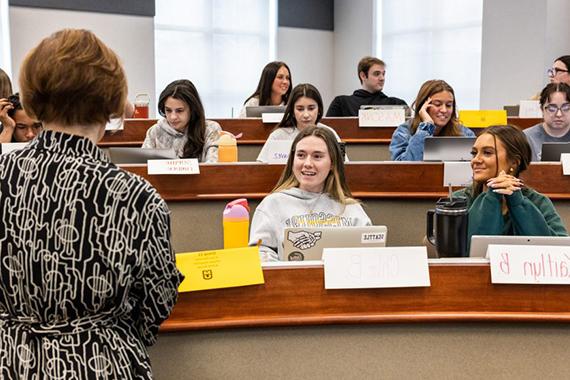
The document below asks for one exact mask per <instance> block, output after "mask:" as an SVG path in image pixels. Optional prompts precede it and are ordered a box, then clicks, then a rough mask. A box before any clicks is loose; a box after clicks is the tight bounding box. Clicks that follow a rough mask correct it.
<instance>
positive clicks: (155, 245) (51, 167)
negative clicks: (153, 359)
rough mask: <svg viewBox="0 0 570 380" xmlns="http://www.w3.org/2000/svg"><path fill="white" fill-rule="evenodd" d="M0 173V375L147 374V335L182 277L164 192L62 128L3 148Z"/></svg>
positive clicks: (155, 328) (155, 329)
mask: <svg viewBox="0 0 570 380" xmlns="http://www.w3.org/2000/svg"><path fill="white" fill-rule="evenodd" d="M0 173H1V174H0V212H1V213H2V217H1V218H0V348H1V350H0V378H4V379H20V378H26V379H35V378H37V379H41V378H52V377H53V378H60V376H61V377H62V378H66V379H76V378H77V379H87V378H89V379H91V378H109V379H134V378H137V379H150V378H152V371H151V367H150V361H149V358H148V354H147V351H146V349H145V345H151V344H152V343H154V341H155V339H156V334H157V332H158V326H159V325H160V323H161V322H162V321H163V320H165V319H166V318H167V317H168V315H169V314H170V311H171V309H172V307H173V305H174V303H175V302H176V298H177V288H178V284H179V283H180V281H181V280H182V278H183V277H182V275H181V274H180V273H179V272H178V270H177V269H176V266H175V263H174V252H173V250H172V246H171V243H170V215H169V211H168V208H167V206H166V203H165V202H164V201H163V200H162V199H161V198H160V196H159V195H158V193H157V192H156V190H155V189H154V188H153V187H152V186H151V185H150V184H149V183H148V182H147V181H146V180H144V179H142V178H140V177H139V176H137V175H134V174H132V173H128V172H126V171H124V170H122V169H119V168H117V167H116V166H115V165H113V164H112V163H110V162H109V161H108V158H107V156H106V155H105V154H104V153H103V151H101V150H100V149H99V148H98V147H97V146H96V145H95V144H94V143H93V142H91V141H90V140H89V139H86V138H83V137H79V136H73V135H69V134H64V133H59V132H52V131H43V132H41V133H40V134H39V135H38V136H37V138H36V139H34V140H33V141H32V142H31V143H30V144H29V145H28V146H26V147H25V148H24V149H22V150H19V151H14V152H12V153H9V154H6V155H2V156H0ZM2 342H4V343H2Z"/></svg>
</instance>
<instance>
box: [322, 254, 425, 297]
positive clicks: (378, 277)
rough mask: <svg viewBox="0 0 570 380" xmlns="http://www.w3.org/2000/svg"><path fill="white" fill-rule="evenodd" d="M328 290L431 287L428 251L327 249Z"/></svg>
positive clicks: (325, 257) (326, 284) (324, 260)
mask: <svg viewBox="0 0 570 380" xmlns="http://www.w3.org/2000/svg"><path fill="white" fill-rule="evenodd" d="M323 262H324V267H325V289H358V288H403V287H426V286H430V279H429V268H428V262H427V250H426V247H389V248H382V247H375V248H372V247H370V248H325V249H324V250H323Z"/></svg>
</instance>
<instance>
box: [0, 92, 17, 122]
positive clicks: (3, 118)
mask: <svg viewBox="0 0 570 380" xmlns="http://www.w3.org/2000/svg"><path fill="white" fill-rule="evenodd" d="M13 108H14V106H13V105H12V103H10V102H9V101H8V99H0V123H2V126H3V127H4V128H8V129H14V128H15V127H16V122H15V121H14V119H12V118H11V117H10V116H8V111H9V110H11V109H13Z"/></svg>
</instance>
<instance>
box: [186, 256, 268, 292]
mask: <svg viewBox="0 0 570 380" xmlns="http://www.w3.org/2000/svg"><path fill="white" fill-rule="evenodd" d="M176 266H177V267H178V270H180V272H182V274H183V275H184V276H185V277H186V278H185V279H184V281H182V283H181V284H180V286H179V287H178V291H179V292H191V291H195V290H205V289H218V288H230V287H234V286H245V285H255V284H263V283H264V282H265V281H264V278H263V271H262V270H261V261H260V260H259V248H258V247H245V248H233V249H219V250H214V251H200V252H185V253H179V254H177V255H176Z"/></svg>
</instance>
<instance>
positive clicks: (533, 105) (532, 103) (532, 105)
mask: <svg viewBox="0 0 570 380" xmlns="http://www.w3.org/2000/svg"><path fill="white" fill-rule="evenodd" d="M519 104H520V106H519V117H526V118H531V117H533V118H534V117H538V118H542V111H541V110H540V103H539V101H538V100H521V101H520V103H519Z"/></svg>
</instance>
